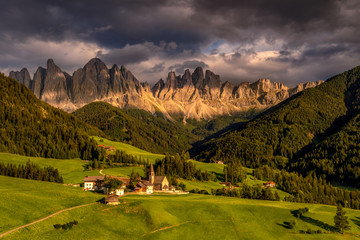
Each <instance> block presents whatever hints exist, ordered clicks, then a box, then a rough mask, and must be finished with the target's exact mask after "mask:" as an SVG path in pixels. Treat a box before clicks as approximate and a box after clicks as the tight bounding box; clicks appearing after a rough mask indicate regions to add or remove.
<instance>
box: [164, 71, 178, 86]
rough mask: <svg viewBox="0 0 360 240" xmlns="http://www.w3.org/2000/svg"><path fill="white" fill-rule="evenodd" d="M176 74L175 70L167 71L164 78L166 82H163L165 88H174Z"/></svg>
mask: <svg viewBox="0 0 360 240" xmlns="http://www.w3.org/2000/svg"><path fill="white" fill-rule="evenodd" d="M176 85H177V84H176V75H175V72H172V71H171V72H169V73H168V77H167V78H166V82H165V89H167V90H170V89H176V87H177V86H176Z"/></svg>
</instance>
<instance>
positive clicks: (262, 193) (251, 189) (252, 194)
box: [211, 184, 280, 201]
mask: <svg viewBox="0 0 360 240" xmlns="http://www.w3.org/2000/svg"><path fill="white" fill-rule="evenodd" d="M211 194H213V195H216V196H227V197H237V198H248V199H261V200H271V201H280V196H279V194H278V193H277V192H276V191H275V192H274V193H273V192H272V191H271V189H270V188H269V187H267V188H262V187H260V186H249V185H247V184H243V185H242V186H241V187H239V188H234V189H226V188H219V189H215V190H214V189H212V190H211Z"/></svg>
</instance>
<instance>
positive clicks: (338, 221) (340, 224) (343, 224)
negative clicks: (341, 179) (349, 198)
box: [334, 204, 350, 234]
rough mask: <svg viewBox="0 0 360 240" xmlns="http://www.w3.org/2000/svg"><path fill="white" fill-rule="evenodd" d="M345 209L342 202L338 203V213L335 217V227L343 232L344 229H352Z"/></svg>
mask: <svg viewBox="0 0 360 240" xmlns="http://www.w3.org/2000/svg"><path fill="white" fill-rule="evenodd" d="M345 213H346V212H345V211H344V210H343V208H342V205H341V204H338V206H337V210H336V215H335V217H334V222H335V228H336V229H337V230H338V231H339V232H340V233H341V234H343V233H344V230H348V229H350V226H349V221H348V217H347V216H345Z"/></svg>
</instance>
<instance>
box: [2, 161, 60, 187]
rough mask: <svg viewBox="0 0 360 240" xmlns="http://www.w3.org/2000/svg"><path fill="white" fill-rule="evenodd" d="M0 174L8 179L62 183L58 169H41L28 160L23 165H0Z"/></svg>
mask: <svg viewBox="0 0 360 240" xmlns="http://www.w3.org/2000/svg"><path fill="white" fill-rule="evenodd" d="M0 174H1V175H3V176H8V177H17V178H26V179H32V180H40V181H46V182H56V183H63V178H62V176H61V175H60V173H59V170H58V169H56V168H54V167H52V166H49V167H44V168H41V167H40V166H39V165H37V164H34V163H31V162H30V160H29V161H28V162H27V163H26V164H25V165H23V164H19V165H15V164H12V163H11V164H10V163H8V164H7V165H5V164H4V163H0Z"/></svg>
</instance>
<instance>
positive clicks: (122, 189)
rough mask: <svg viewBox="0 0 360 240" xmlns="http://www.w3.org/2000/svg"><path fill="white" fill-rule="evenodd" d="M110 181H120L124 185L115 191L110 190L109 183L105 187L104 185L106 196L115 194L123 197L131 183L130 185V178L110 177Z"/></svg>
mask: <svg viewBox="0 0 360 240" xmlns="http://www.w3.org/2000/svg"><path fill="white" fill-rule="evenodd" d="M108 179H118V180H120V181H121V182H122V183H123V184H122V185H121V186H120V187H119V188H117V189H115V190H113V189H110V186H109V184H108V183H104V185H103V187H104V194H115V195H117V196H122V195H124V193H125V189H126V186H127V185H129V183H130V178H125V177H113V176H110V177H109V178H108Z"/></svg>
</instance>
